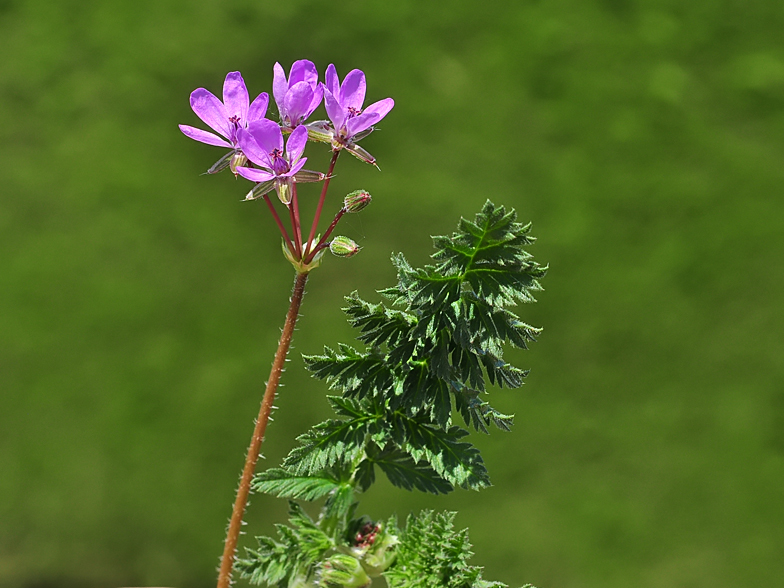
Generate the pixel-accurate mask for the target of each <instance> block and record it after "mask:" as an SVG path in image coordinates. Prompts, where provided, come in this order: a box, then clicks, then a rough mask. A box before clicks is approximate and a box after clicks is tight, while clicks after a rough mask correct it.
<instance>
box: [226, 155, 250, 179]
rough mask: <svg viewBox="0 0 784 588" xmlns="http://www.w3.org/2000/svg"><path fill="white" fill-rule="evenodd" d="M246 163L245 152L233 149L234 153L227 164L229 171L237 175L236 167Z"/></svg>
mask: <svg viewBox="0 0 784 588" xmlns="http://www.w3.org/2000/svg"><path fill="white" fill-rule="evenodd" d="M246 163H248V158H247V157H245V154H244V153H243V152H242V151H235V152H234V155H233V156H232V158H231V163H230V164H229V168H231V173H233V174H234V175H235V176H236V175H237V168H238V167H242V166H243V165H245V164H246Z"/></svg>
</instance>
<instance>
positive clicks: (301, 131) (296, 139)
mask: <svg viewBox="0 0 784 588" xmlns="http://www.w3.org/2000/svg"><path fill="white" fill-rule="evenodd" d="M307 143H308V129H306V128H305V127H304V126H302V125H300V126H298V127H297V128H296V129H294V130H293V131H292V133H291V135H289V139H288V141H287V142H286V154H287V155H288V159H289V162H296V161H297V160H298V159H299V158H300V157H302V152H303V151H305V145H307Z"/></svg>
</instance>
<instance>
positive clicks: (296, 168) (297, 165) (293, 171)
mask: <svg viewBox="0 0 784 588" xmlns="http://www.w3.org/2000/svg"><path fill="white" fill-rule="evenodd" d="M307 160H308V158H307V157H303V158H302V159H300V160H299V161H298V162H297V163H295V164H294V165H293V166H291V169H290V170H289V171H288V172H287V173H285V174H284V175H285V176H286V177H290V178H293V177H294V174H296V173H297V172H298V171H299V170H301V169H302V168H303V167H304V166H305V162H306V161H307Z"/></svg>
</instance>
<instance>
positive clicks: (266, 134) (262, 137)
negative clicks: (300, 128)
mask: <svg viewBox="0 0 784 588" xmlns="http://www.w3.org/2000/svg"><path fill="white" fill-rule="evenodd" d="M248 132H250V134H252V135H253V138H254V139H255V140H256V143H257V144H258V146H259V147H260V148H261V149H263V150H264V152H265V153H266V154H267V157H269V154H270V153H272V152H273V151H274V150H275V149H278V150H280V152H281V153H282V152H283V133H282V132H281V130H280V127H279V126H278V123H276V122H273V121H271V120H269V119H268V118H263V119H261V120H257V121H254V122H252V123H251V124H250V125H248Z"/></svg>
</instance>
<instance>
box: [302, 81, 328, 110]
mask: <svg viewBox="0 0 784 588" xmlns="http://www.w3.org/2000/svg"><path fill="white" fill-rule="evenodd" d="M323 99H324V84H319V85H318V86H316V89H315V90H314V91H313V100H312V102H311V103H310V106H309V107H308V111H307V112H306V113H305V118H307V117H309V116H310V115H311V114H313V111H314V110H316V109H317V108H318V107H319V104H321V101H322V100H323Z"/></svg>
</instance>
